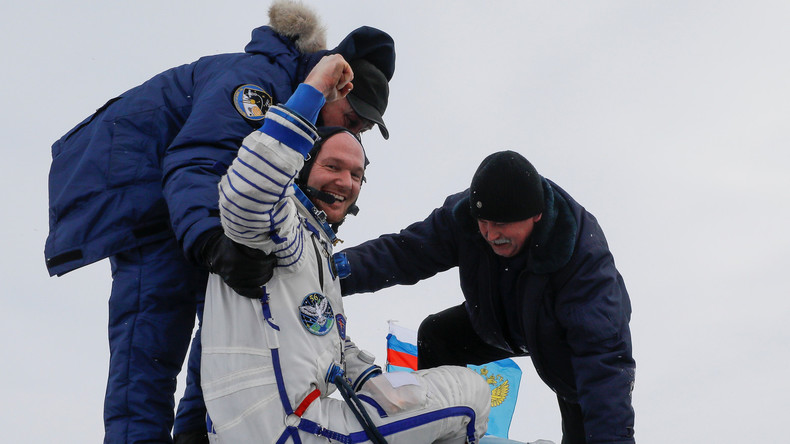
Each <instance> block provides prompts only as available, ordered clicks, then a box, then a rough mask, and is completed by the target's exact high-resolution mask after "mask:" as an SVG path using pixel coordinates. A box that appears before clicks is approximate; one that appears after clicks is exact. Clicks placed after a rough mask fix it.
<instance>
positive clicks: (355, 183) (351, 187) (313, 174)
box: [307, 131, 365, 223]
mask: <svg viewBox="0 0 790 444" xmlns="http://www.w3.org/2000/svg"><path fill="white" fill-rule="evenodd" d="M364 175H365V153H364V151H363V150H362V145H360V144H359V142H358V141H357V139H355V138H354V136H352V135H351V134H349V133H347V132H345V131H344V132H340V133H337V134H336V135H334V136H332V137H330V138H329V139H328V140H327V141H326V142H324V145H323V146H322V147H321V150H320V151H319V152H318V156H317V157H316V159H315V164H313V169H311V170H310V176H309V178H308V179H307V185H308V186H311V187H313V188H315V189H317V190H320V191H323V192H325V193H329V194H331V195H332V196H334V197H335V199H337V201H335V202H334V203H331V204H329V203H326V202H324V201H322V200H319V199H316V200H315V201H314V203H315V206H316V207H317V208H318V209H319V210H323V211H324V213H326V219H327V221H329V223H338V222H341V221H342V220H343V218H344V217H346V213H348V208H349V207H350V206H351V205H352V204H353V203H354V202H356V201H357V197H359V191H360V188H361V186H362V177H363V176H364Z"/></svg>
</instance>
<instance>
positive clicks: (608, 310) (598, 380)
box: [342, 179, 635, 443]
mask: <svg viewBox="0 0 790 444" xmlns="http://www.w3.org/2000/svg"><path fill="white" fill-rule="evenodd" d="M543 186H544V191H545V196H546V198H545V199H546V202H545V210H544V212H543V218H542V219H541V220H540V221H539V222H538V223H537V224H536V225H535V230H534V231H533V233H532V235H531V236H530V238H529V239H528V250H527V251H526V260H525V262H522V263H523V264H524V267H523V269H521V270H520V271H519V272H517V273H515V275H516V276H517V277H516V282H510V283H509V285H504V287H505V288H513V289H515V292H517V296H516V297H512V295H510V296H502V295H500V294H498V289H499V288H502V287H503V285H502V282H501V281H502V280H503V279H506V277H505V271H504V270H503V268H502V266H501V265H500V264H501V258H499V257H498V256H496V255H495V254H494V253H493V250H492V249H491V247H490V246H488V245H487V243H486V242H485V241H484V239H483V237H482V236H481V235H480V232H479V230H478V228H477V222H476V220H475V219H474V218H473V217H472V216H471V214H470V211H469V191H468V190H467V191H464V192H462V193H458V194H455V195H452V196H450V197H448V198H447V200H446V201H445V203H444V205H443V206H442V207H440V208H437V209H436V210H434V211H433V213H431V215H430V216H428V218H427V219H425V220H424V221H422V222H417V223H415V224H412V225H410V226H409V227H407V228H406V229H404V230H402V231H401V232H400V233H398V234H389V235H384V236H381V237H379V238H378V239H374V240H371V241H368V242H365V243H363V244H361V245H359V246H357V247H353V248H349V249H346V250H344V251H345V253H346V255H347V257H348V260H349V263H350V266H351V274H350V276H348V277H347V278H346V279H344V280H343V281H342V286H343V294H344V295H347V294H353V293H360V292H369V291H376V290H379V289H382V288H385V287H389V286H392V285H396V284H414V283H416V282H417V281H420V280H422V279H425V278H428V277H430V276H433V275H434V274H436V273H438V272H441V271H444V270H448V269H450V268H452V267H456V266H457V267H459V275H460V280H461V290H462V292H463V294H464V297H465V299H466V303H465V305H466V308H467V311H468V313H469V316H470V319H471V321H472V324H473V325H474V326H475V331H476V332H477V334H478V335H479V336H480V337H481V338H482V339H483V340H485V341H486V342H487V343H488V344H490V345H492V346H495V347H498V348H500V349H502V350H505V351H510V352H513V353H514V354H515V355H519V354H524V352H527V353H528V354H529V355H530V356H531V358H532V362H533V364H534V365H535V368H536V369H537V372H538V374H539V375H540V377H541V378H542V379H543V381H544V382H545V383H546V384H547V385H548V386H549V387H551V388H552V389H553V390H554V391H555V392H556V393H557V394H558V395H559V396H560V397H562V398H563V399H565V400H566V401H569V402H574V403H579V404H580V405H581V409H582V412H583V414H584V427H585V432H586V434H587V441H588V442H591V443H604V442H607V443H611V442H618V443H620V442H622V443H629V442H633V426H634V411H633V408H632V406H631V390H632V387H633V383H634V372H635V362H634V359H633V358H632V354H631V334H630V330H629V326H628V323H629V321H630V316H631V303H630V300H629V297H628V293H627V291H626V288H625V284H624V283H623V279H622V277H621V276H620V274H619V272H618V271H617V269H616V268H615V264H614V259H613V257H612V255H611V253H610V252H609V247H608V245H607V243H606V239H605V238H604V234H603V231H602V230H601V228H600V226H599V225H598V222H597V221H596V220H595V218H594V217H593V216H592V215H591V214H590V213H588V212H587V211H586V210H585V209H584V208H583V207H582V206H581V205H579V204H578V203H577V202H576V201H574V200H573V199H572V198H571V196H569V195H568V194H567V193H566V192H565V191H563V190H562V189H560V188H559V187H558V186H557V185H556V184H554V183H552V182H550V181H548V180H546V179H543ZM508 275H513V273H509V274H508ZM503 301H506V302H505V304H504V305H505V309H506V310H507V311H510V312H511V313H512V316H511V317H508V318H507V319H510V322H506V321H504V320H503V319H505V318H506V316H505V315H504V314H503V313H502V311H503V310H502V308H500V309H497V308H496V307H497V306H500V307H502V306H503V305H502V304H503ZM514 318H515V319H517V320H518V321H517V322H512V319H514ZM505 325H508V326H509V327H508V329H505ZM515 338H518V339H520V340H521V342H523V343H519V340H518V339H515ZM514 349H515V350H514ZM519 349H520V350H519Z"/></svg>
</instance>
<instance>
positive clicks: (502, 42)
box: [0, 0, 790, 443]
mask: <svg viewBox="0 0 790 444" xmlns="http://www.w3.org/2000/svg"><path fill="white" fill-rule="evenodd" d="M310 3H313V4H314V6H315V9H316V10H317V11H318V12H319V14H320V15H321V16H322V17H323V20H324V23H325V24H326V25H327V27H328V44H329V47H333V46H335V45H336V44H337V43H338V42H339V41H340V40H341V39H342V38H343V37H344V36H345V35H346V34H347V33H348V32H349V31H351V30H352V29H354V28H356V27H358V26H361V25H370V26H375V27H378V28H380V29H383V30H385V31H387V32H389V33H390V34H391V35H392V36H393V38H394V39H395V42H396V49H397V54H398V55H397V68H396V73H395V77H394V78H393V80H392V83H391V99H390V105H389V108H388V110H387V113H386V115H385V120H386V122H387V124H388V127H389V129H390V133H391V138H390V140H389V141H386V142H385V141H384V140H383V139H382V138H381V137H380V135H379V134H378V132H377V131H375V130H374V131H373V132H371V133H369V134H368V135H366V137H365V143H366V147H367V151H368V155H369V157H370V158H371V160H372V164H371V165H370V167H369V170H368V173H367V176H368V179H369V181H368V183H367V185H365V187H364V189H363V195H362V197H361V199H360V207H361V212H360V215H359V217H358V218H356V219H353V220H351V221H350V222H348V223H347V224H346V225H344V226H343V229H342V230H341V232H340V237H341V238H343V239H345V240H346V243H345V245H355V244H357V243H359V242H361V241H363V240H366V239H368V238H371V237H375V236H377V235H379V234H381V233H385V232H392V231H396V230H399V229H400V228H403V227H405V226H406V225H407V224H409V223H411V222H414V221H417V220H421V219H423V218H424V217H425V216H427V215H428V213H429V212H430V211H431V210H432V209H433V208H434V207H436V206H439V205H440V204H441V203H442V201H443V199H444V197H445V196H446V195H448V194H450V193H452V192H455V191H459V190H461V189H463V188H465V187H467V186H468V184H469V181H470V180H471V175H472V173H473V172H474V170H475V168H476V167H477V165H478V164H479V162H480V161H481V160H482V159H483V158H484V157H485V156H486V155H487V154H489V153H491V152H493V151H498V150H501V149H513V150H516V151H519V152H521V153H522V154H524V155H525V156H526V157H527V158H528V159H530V160H531V161H532V162H533V163H534V164H535V166H536V167H537V169H538V171H539V172H540V173H541V174H543V175H545V176H546V177H549V178H551V179H553V180H554V181H556V182H557V183H559V184H560V186H562V187H563V188H565V189H566V190H567V191H568V192H570V193H571V195H573V196H574V197H575V198H576V199H577V200H578V201H579V202H580V203H582V204H583V205H584V206H585V207H586V208H587V209H588V210H590V211H591V212H592V213H593V214H595V215H596V216H597V217H598V219H599V221H600V223H601V225H602V226H603V228H604V230H605V232H606V234H607V237H608V240H609V244H610V247H611V249H612V251H613V253H614V255H615V258H616V260H617V265H618V268H619V269H620V271H621V273H622V274H623V276H624V278H625V281H626V284H627V286H628V289H629V292H630V294H631V298H632V302H633V310H634V313H633V318H632V323H631V327H632V332H633V340H634V354H635V358H636V360H637V383H636V388H635V391H634V406H635V408H636V412H637V417H636V436H637V439H638V441H639V442H642V443H665V442H678V443H700V442H715V443H743V442H779V441H782V439H783V438H779V437H780V436H784V434H782V433H781V432H780V431H784V429H786V427H785V425H786V421H787V417H788V414H790V401H788V394H790V382H788V378H787V372H788V370H787V366H788V362H789V361H790V359H789V358H788V356H787V353H788V343H790V330H789V329H788V327H787V326H786V322H787V318H788V315H790V301H789V299H788V291H787V287H788V285H787V283H786V277H787V273H788V266H790V260H788V255H787V249H788V247H790V235H788V232H787V228H786V226H787V219H788V216H790V205H789V203H790V175H788V173H787V171H786V170H787V166H788V161H790V155H789V154H788V145H790V143H789V142H790V133H789V131H788V121H790V85H789V84H788V82H790V59H789V58H788V47H790V31H789V30H790V26H788V23H790V3H788V2H786V1H783V0H777V1H750V2H743V1H735V0H725V1H707V0H696V1H687V0H683V1H662V2H630V1H625V0H623V1H566V2H550V1H525V0H521V1H491V2H482V1H477V2H469V1H436V2H426V1H410V0H402V1H386V2H383V1H381V2H380V1H332V2H318V1H312V2H310ZM268 5H269V2H267V1H259V2H254V1H253V2H238V1H223V2H208V1H195V0H193V1H169V2H159V1H150V0H141V1H140V0H138V1H119V0H117V1H108V2H99V1H70V2H57V1H51V0H49V1H37V0H30V1H26V2H4V3H3V5H2V6H0V33H2V40H0V54H2V58H3V63H2V65H3V67H2V69H0V85H2V87H0V94H2V95H0V103H2V107H0V117H1V121H2V132H0V137H1V138H2V139H1V140H2V143H1V144H0V150H2V151H1V152H2V159H3V163H2V165H3V172H2V174H0V181H1V182H0V185H2V190H3V192H4V193H3V198H2V200H0V202H2V203H3V208H4V211H3V214H4V216H3V221H2V225H0V226H1V227H2V235H1V236H2V249H1V250H0V252H1V254H0V284H1V285H2V287H1V288H2V289H1V290H0V295H1V297H2V305H0V338H2V339H0V356H2V364H0V375H2V377H1V378H0V430H2V435H3V441H4V442H9V443H21V442H30V443H38V442H48V443H77V442H79V443H83V442H85V443H87V442H100V441H101V439H102V436H103V425H102V419H101V418H102V402H103V395H104V387H105V384H106V371H107V362H108V346H107V339H106V322H107V306H106V303H107V302H106V301H107V297H108V294H109V287H110V276H109V263H108V262H107V261H102V262H99V263H97V264H94V265H91V266H89V267H86V268H83V269H81V270H78V271H75V272H73V273H70V274H68V275H66V276H64V277H61V278H49V277H48V276H47V272H46V268H45V266H44V257H43V246H44V240H45V238H46V234H47V173H48V169H49V162H50V145H51V144H52V143H53V142H54V141H55V140H57V139H58V138H59V137H60V136H61V135H62V134H64V133H65V132H66V131H68V130H69V129H70V128H71V127H72V126H74V125H76V124H77V123H78V122H79V121H81V120H82V119H83V118H84V117H86V116H87V115H89V114H90V113H92V112H93V110H95V109H96V108H98V107H99V106H101V105H102V104H103V103H104V102H105V101H106V100H107V99H109V98H111V97H114V96H115V95H117V94H119V93H121V92H123V91H125V90H126V89H128V88H130V87H132V86H135V85H137V84H139V83H141V82H143V81H145V80H146V79H148V78H149V77H151V76H152V75H154V74H156V73H158V72H160V71H163V70H165V69H167V68H170V67H172V66H176V65H179V64H182V63H189V62H192V61H193V60H195V59H197V58H198V57H200V56H203V55H208V54H215V53H223V52H238V51H241V50H242V49H243V47H244V45H246V43H247V42H248V41H249V36H250V31H251V30H252V29H253V28H254V27H257V26H259V25H262V24H266V23H267V21H268V19H267V8H268ZM461 298H462V297H461V294H460V291H459V289H458V283H457V272H456V271H450V272H447V273H444V274H442V275H440V276H437V277H435V278H433V279H430V280H428V281H425V282H423V283H421V284H418V285H416V286H413V287H401V288H393V289H390V290H387V291H382V292H380V293H377V294H372V295H357V296H352V297H350V298H346V300H345V302H346V311H347V314H348V315H349V318H350V323H349V333H350V334H351V336H352V337H354V339H355V340H356V341H357V342H358V343H359V344H360V345H361V346H362V347H363V348H367V349H369V350H371V351H373V352H374V353H375V354H377V355H378V356H379V359H380V360H383V357H384V338H385V336H386V333H387V323H386V321H387V320H388V319H397V320H399V321H400V323H401V324H402V325H404V326H406V327H410V328H414V329H416V328H417V326H418V325H419V323H420V321H421V320H422V318H423V317H424V316H425V315H427V314H429V313H433V312H436V311H439V310H441V309H444V308H447V307H449V306H451V305H455V304H458V303H460V301H461ZM519 363H520V364H521V367H522V369H523V370H524V378H523V381H522V389H521V392H520V399H519V407H518V409H517V411H516V419H515V420H514V424H513V426H512V428H511V437H513V438H516V439H520V440H525V441H526V440H534V439H538V438H544V439H552V440H554V441H557V442H559V439H560V435H561V432H560V420H559V412H558V409H557V406H556V401H555V399H554V395H553V393H552V392H551V391H549V390H548V389H547V388H546V387H545V385H543V383H542V382H541V381H540V380H539V379H538V378H537V376H536V375H535V372H534V370H533V368H532V366H531V363H530V362H529V360H528V359H523V360H519ZM182 389H183V388H181V390H182Z"/></svg>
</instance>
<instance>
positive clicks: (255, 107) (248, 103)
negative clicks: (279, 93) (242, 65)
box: [233, 83, 272, 121]
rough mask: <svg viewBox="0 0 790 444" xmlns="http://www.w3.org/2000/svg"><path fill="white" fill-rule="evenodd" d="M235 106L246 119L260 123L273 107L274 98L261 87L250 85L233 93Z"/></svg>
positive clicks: (240, 87) (243, 86)
mask: <svg viewBox="0 0 790 444" xmlns="http://www.w3.org/2000/svg"><path fill="white" fill-rule="evenodd" d="M233 104H234V105H235V106H236V111H238V112H239V114H241V116H242V117H244V118H245V119H247V120H252V121H259V120H263V116H264V115H265V114H266V111H268V110H269V107H270V106H271V105H272V96H270V95H269V93H267V92H266V91H264V90H263V88H261V87H260V86H258V85H253V84H251V83H248V84H246V85H241V86H239V87H238V88H236V90H235V91H233Z"/></svg>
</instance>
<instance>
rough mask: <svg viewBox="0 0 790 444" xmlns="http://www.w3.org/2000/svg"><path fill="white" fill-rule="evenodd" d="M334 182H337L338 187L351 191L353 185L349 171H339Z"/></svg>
mask: <svg viewBox="0 0 790 444" xmlns="http://www.w3.org/2000/svg"><path fill="white" fill-rule="evenodd" d="M335 180H336V181H337V183H338V185H341V186H343V187H345V188H346V189H351V187H352V185H353V183H354V179H353V178H352V177H351V171H349V170H341V171H339V172H338V174H337V178H336V179H335Z"/></svg>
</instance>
